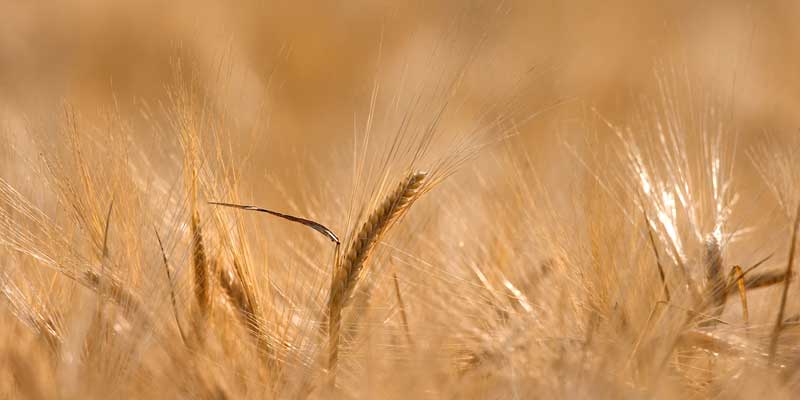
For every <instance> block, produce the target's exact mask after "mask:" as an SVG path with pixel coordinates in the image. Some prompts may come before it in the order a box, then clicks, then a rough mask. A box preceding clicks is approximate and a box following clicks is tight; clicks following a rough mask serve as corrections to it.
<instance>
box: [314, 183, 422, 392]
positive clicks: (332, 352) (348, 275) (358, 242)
mask: <svg viewBox="0 0 800 400" xmlns="http://www.w3.org/2000/svg"><path fill="white" fill-rule="evenodd" d="M426 176H427V174H426V173H425V172H415V173H411V174H410V175H408V176H407V177H406V178H405V179H403V181H402V182H400V184H399V185H398V186H397V188H396V189H395V190H394V191H393V192H392V193H390V194H389V195H388V196H387V197H386V198H384V200H383V202H382V203H380V205H379V206H378V207H377V208H376V209H375V210H373V212H372V213H371V214H370V215H369V217H368V218H367V220H366V221H364V224H363V225H362V226H361V229H360V230H359V231H358V233H357V234H356V235H355V237H354V238H353V241H352V243H351V244H350V248H349V249H348V250H347V252H346V253H345V254H344V256H343V257H342V259H341V260H340V261H339V262H337V266H336V270H335V271H334V274H333V280H332V281H331V290H330V295H329V299H328V371H329V373H330V382H331V385H332V386H334V385H335V380H336V366H337V363H338V360H339V340H340V335H341V332H340V329H341V323H342V310H343V309H344V308H345V307H347V306H348V305H349V303H350V301H351V300H352V295H353V292H354V290H355V288H356V286H357V285H358V282H359V281H360V279H361V277H362V276H363V271H364V268H365V266H366V263H367V261H368V259H369V257H370V255H371V254H372V251H373V249H374V248H375V246H376V245H377V244H378V241H379V240H380V239H381V237H382V236H383V235H384V233H386V231H387V230H388V229H389V228H390V227H391V226H392V224H393V223H394V222H395V221H397V220H398V219H399V218H400V217H402V216H403V215H404V214H405V213H406V211H408V208H409V207H410V206H411V204H413V203H414V201H415V200H417V198H418V197H419V196H420V194H421V190H420V189H421V188H422V185H423V182H424V180H425V177H426Z"/></svg>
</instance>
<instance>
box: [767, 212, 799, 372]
mask: <svg viewBox="0 0 800 400" xmlns="http://www.w3.org/2000/svg"><path fill="white" fill-rule="evenodd" d="M798 225H800V205H798V206H797V211H796V212H795V217H794V227H793V228H792V243H791V244H790V245H789V261H788V262H787V263H786V273H785V278H784V280H783V293H782V294H781V306H780V308H779V309H778V317H777V319H776V320H775V327H774V328H773V330H772V337H771V338H770V342H769V361H770V364H771V363H773V362H774V361H775V351H776V350H777V349H778V337H780V335H781V330H782V329H783V314H784V313H785V312H786V298H787V296H788V294H789V285H790V284H791V283H792V268H794V254H795V248H796V245H797V228H798Z"/></svg>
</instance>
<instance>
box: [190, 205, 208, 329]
mask: <svg viewBox="0 0 800 400" xmlns="http://www.w3.org/2000/svg"><path fill="white" fill-rule="evenodd" d="M191 229H192V270H193V271H194V293H195V298H196V299H197V311H198V314H199V317H200V321H203V320H205V319H206V318H208V314H209V312H210V310H211V285H210V283H209V282H210V279H209V268H208V258H207V257H206V250H205V247H204V245H203V230H202V228H201V227H200V215H199V213H198V212H197V209H194V210H193V211H192V221H191Z"/></svg>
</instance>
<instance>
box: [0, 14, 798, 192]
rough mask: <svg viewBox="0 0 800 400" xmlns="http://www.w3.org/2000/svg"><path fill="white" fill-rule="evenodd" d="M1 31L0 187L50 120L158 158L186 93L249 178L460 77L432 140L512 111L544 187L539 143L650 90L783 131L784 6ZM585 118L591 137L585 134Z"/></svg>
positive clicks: (21, 23)
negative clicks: (175, 105) (668, 90)
mask: <svg viewBox="0 0 800 400" xmlns="http://www.w3.org/2000/svg"><path fill="white" fill-rule="evenodd" d="M0 15H3V23H2V24H0V121H2V124H3V126H4V127H5V129H4V130H3V132H4V134H5V135H6V139H5V142H6V143H8V144H11V146H4V147H5V149H4V150H2V153H0V167H2V168H3V169H4V170H5V171H6V172H5V175H6V176H8V175H9V174H10V172H9V171H11V170H13V169H18V168H24V167H22V166H21V164H20V159H19V158H17V157H16V156H12V153H13V154H19V153H22V154H24V153H25V152H26V149H28V150H30V149H33V148H34V147H33V145H32V144H31V143H30V140H29V134H30V133H31V132H32V131H36V132H37V133H39V134H40V136H42V135H43V136H44V137H45V138H46V137H48V135H53V137H55V135H56V133H57V132H58V130H59V128H58V127H59V126H61V125H62V123H63V120H64V110H65V105H68V107H69V109H70V110H72V111H74V112H76V113H79V114H80V115H81V118H82V121H83V123H85V124H92V121H93V120H98V121H99V120H102V119H103V118H104V116H107V115H108V113H109V112H110V111H113V113H115V114H118V115H120V116H121V117H122V119H123V120H125V121H126V124H130V129H129V132H130V135H131V137H132V140H134V141H139V142H141V143H142V144H144V145H146V146H149V147H148V148H149V149H151V150H153V152H154V153H156V155H157V153H158V151H159V149H161V148H164V149H166V150H164V154H165V155H164V157H168V153H169V151H170V150H169V149H174V148H175V147H176V146H177V145H176V142H177V140H176V139H175V137H171V135H170V133H169V130H168V129H167V130H164V131H165V132H166V134H164V133H163V132H162V133H161V134H154V133H153V130H154V129H153V126H154V124H153V119H155V120H156V122H158V120H159V119H164V118H166V117H164V115H163V114H160V113H158V112H157V110H159V109H161V108H164V104H168V103H169V102H170V100H169V95H170V93H171V91H172V90H173V89H171V88H174V87H176V85H178V84H180V83H181V82H179V81H184V82H183V83H185V81H188V80H191V82H193V83H192V84H194V85H196V86H198V87H201V88H202V90H206V91H208V92H209V93H213V95H212V97H213V100H214V107H221V108H224V110H225V111H224V112H225V114H226V115H228V116H229V118H230V119H231V120H232V121H237V123H238V124H240V126H239V128H237V129H232V132H231V133H230V136H231V137H232V138H233V140H232V141H231V143H232V147H233V148H234V150H233V151H234V153H236V152H237V151H238V152H242V151H245V152H249V153H251V154H252V155H255V157H254V158H255V160H254V161H253V164H251V165H253V166H254V168H253V169H252V171H253V172H252V176H251V178H253V179H256V178H260V177H263V176H264V175H265V174H266V172H265V171H268V170H269V171H275V170H281V169H283V170H291V169H297V168H302V167H304V165H305V164H306V163H314V162H319V163H324V162H326V160H328V158H335V157H333V156H331V155H330V154H331V153H336V154H350V153H351V152H352V146H353V140H354V139H353V138H354V135H355V133H356V132H359V131H363V126H364V125H365V123H366V122H365V121H366V120H367V115H368V114H369V111H370V103H371V98H372V94H373V91H374V90H375V89H376V87H378V86H379V87H380V92H379V95H377V96H376V98H377V100H376V103H377V106H376V110H377V111H376V115H377V116H378V119H379V118H380V117H381V116H382V115H383V116H385V117H386V118H394V117H393V116H392V115H391V114H392V113H393V112H395V111H396V110H395V111H392V108H391V105H392V104H394V103H393V101H396V100H397V98H398V97H402V96H403V95H405V96H406V97H408V96H410V94H413V93H416V92H418V91H420V90H424V89H425V88H428V87H431V86H435V85H437V84H441V83H442V82H451V81H453V80H456V79H461V78H459V77H460V76H461V75H460V74H462V73H463V79H461V80H462V83H461V87H462V90H461V91H460V92H459V93H460V94H459V95H458V99H459V101H458V104H459V107H458V108H457V109H456V110H455V111H454V112H453V114H454V115H455V117H453V118H450V119H449V124H451V125H452V126H458V125H459V118H458V116H459V115H461V116H463V118H462V119H463V121H465V122H464V126H470V124H471V122H470V119H471V118H472V119H474V116H475V115H478V114H480V112H481V110H486V109H489V108H491V107H493V106H498V107H497V108H498V109H499V110H500V111H499V112H500V113H502V112H503V105H504V104H506V102H507V100H508V99H509V98H512V97H513V98H514V99H515V101H514V105H513V107H512V108H513V110H512V111H511V113H516V117H517V118H519V119H520V120H526V119H527V117H529V116H533V115H536V117H535V118H533V119H532V120H530V121H528V122H527V123H524V124H522V123H521V124H520V126H518V127H516V128H515V129H516V130H517V132H516V133H518V134H519V135H518V139H516V140H519V141H520V143H521V144H523V145H524V147H523V148H525V149H527V151H529V152H531V153H533V154H534V155H537V154H538V155H540V156H541V157H542V159H540V160H543V161H542V163H543V164H542V165H544V166H545V168H544V169H545V172H549V171H551V172H550V173H551V174H553V175H556V176H557V175H558V169H557V168H549V169H548V168H547V167H554V166H560V165H563V164H558V163H557V162H558V161H559V159H563V158H565V157H566V156H565V154H564V151H563V149H562V148H560V147H553V146H554V144H555V143H556V142H558V141H560V140H562V139H563V138H564V137H568V138H569V137H577V138H579V141H580V138H581V137H583V136H591V135H595V136H598V137H600V140H603V138H604V137H606V136H608V135H609V134H610V133H611V130H609V129H605V128H603V126H605V123H606V122H608V123H611V124H615V125H616V124H619V125H620V126H623V125H627V124H629V123H630V122H631V121H632V120H634V119H635V118H637V116H641V113H642V101H641V100H642V99H658V98H659V96H660V95H661V94H663V88H662V89H661V90H660V89H659V81H660V79H661V80H662V84H663V81H664V78H665V77H666V81H667V82H678V83H679V86H681V87H682V88H683V89H682V90H683V91H685V92H687V93H689V94H688V95H687V96H684V97H683V98H680V96H679V99H678V101H679V102H681V101H682V102H688V103H690V104H693V105H695V106H696V105H697V104H700V102H702V104H705V106H701V107H693V108H691V111H690V112H697V113H707V110H714V113H716V114H715V117H714V118H715V119H718V120H722V121H723V122H724V123H725V126H726V128H725V129H730V132H731V135H733V134H738V137H739V140H740V143H742V144H743V148H746V147H747V145H748V144H749V143H753V142H755V141H758V140H759V137H760V136H761V135H763V134H764V133H770V134H773V135H777V136H779V137H788V136H794V135H796V129H797V127H798V126H800V123H799V122H800V121H799V120H800V117H799V116H798V114H797V113H796V110H797V108H798V107H797V106H798V102H800V74H799V73H798V71H800V68H798V67H800V58H798V57H797V56H796V55H795V50H796V49H797V48H798V45H797V43H800V24H798V23H797V21H798V17H800V3H798V2H796V1H791V0H774V1H755V2H754V1H730V0H725V1H703V2H697V1H682V0H677V1H668V2H664V1H639V0H635V1H634V0H631V1H624V0H611V1H603V2H598V1H582V0H564V1H514V0H511V1H503V2H488V1H476V2H464V1H461V0H457V1H437V2H428V1H417V2H396V1H346V2H327V1H304V0H300V1H298V0H293V1H239V2H234V3H231V2H223V1H209V0H201V1H196V0H193V1H181V0H176V1H170V2H160V1H148V0H145V1H126V0H119V1H113V2H109V1H100V0H71V1H60V0H54V1H48V2H39V1H29V2H21V1H9V0H6V1H2V2H0ZM176 66H181V70H182V71H184V73H183V74H176V73H175V71H176ZM186 71H191V72H186ZM434 92H435V91H434ZM434 97H435V96H434ZM443 98H444V97H443V96H439V100H442V99H443ZM435 102H436V101H431V102H430V104H434V103H435ZM692 102H697V103H696V104H695V103H692ZM400 103H402V102H400ZM201 106H202V107H207V105H205V104H202V105H198V107H201ZM423 108H424V105H423ZM142 110H156V111H151V112H148V116H146V117H144V116H143V114H142ZM698 110H700V111H698ZM426 112H432V111H430V110H428V111H426ZM387 115H388V116H387ZM598 116H599V119H601V120H605V122H603V123H602V124H597V123H596V122H591V121H592V120H594V119H597V118H598ZM100 125H102V124H100ZM598 126H600V127H598ZM32 127H35V128H32ZM378 129H380V126H379V127H378ZM642 134H648V133H647V132H644V133H642ZM173 136H177V134H175V135H173ZM774 143H780V141H777V142H774ZM12 148H13V150H12ZM237 149H238V150H237ZM348 162H349V161H348ZM298 164H304V165H298ZM347 165H349V164H347ZM308 168H311V167H308ZM342 168H343V169H345V167H344V166H343V167H342ZM348 168H349V167H348ZM347 170H348V171H349V169H347Z"/></svg>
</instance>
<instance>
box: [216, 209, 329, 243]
mask: <svg viewBox="0 0 800 400" xmlns="http://www.w3.org/2000/svg"><path fill="white" fill-rule="evenodd" d="M208 204H213V205H216V206H223V207H232V208H238V209H240V210H248V211H258V212H263V213H267V214H269V215H274V216H276V217H280V218H283V219H285V220H289V221H292V222H297V223H299V224H303V225H305V226H307V227H309V228H311V229H313V230H315V231H317V232H319V233H321V234H323V235H325V237H327V238H328V239H330V241H331V242H333V243H336V244H337V245H338V244H340V242H339V237H338V236H336V234H335V233H333V231H331V230H330V229H328V228H327V227H326V226H325V225H322V224H320V223H319V222H314V221H312V220H310V219H305V218H300V217H295V216H293V215H289V214H284V213H280V212H277V211H272V210H267V209H266V208H261V207H256V206H248V205H243V204H233V203H222V202H217V201H209V202H208Z"/></svg>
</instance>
